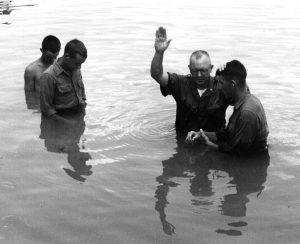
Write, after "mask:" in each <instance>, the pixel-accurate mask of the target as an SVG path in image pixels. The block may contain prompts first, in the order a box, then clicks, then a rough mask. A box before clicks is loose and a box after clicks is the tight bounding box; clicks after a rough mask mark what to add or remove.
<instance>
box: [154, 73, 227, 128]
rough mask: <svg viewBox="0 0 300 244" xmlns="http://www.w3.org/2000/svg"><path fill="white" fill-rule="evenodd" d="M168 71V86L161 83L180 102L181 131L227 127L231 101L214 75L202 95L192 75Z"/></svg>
mask: <svg viewBox="0 0 300 244" xmlns="http://www.w3.org/2000/svg"><path fill="white" fill-rule="evenodd" d="M168 74H169V81H168V85H167V87H162V86H160V89H161V93H162V94H163V95H164V96H167V95H172V96H173V97H174V99H175V101H176V104H177V110H176V122H175V127H176V130H177V131H179V132H188V131H191V130H194V131H197V130H199V129H200V128H202V129H203V130H205V131H217V130H219V129H221V128H224V127H225V123H226V121H225V112H226V108H227V107H228V103H227V102H226V101H225V99H224V97H223V95H222V94H221V93H220V91H219V90H218V89H217V81H216V80H215V79H214V78H212V77H211V79H210V83H209V86H208V88H207V89H206V91H205V92H204V93H203V94H202V96H201V97H200V95H199V93H198V90H197V86H196V84H195V83H194V82H193V81H192V79H191V76H190V75H178V74H170V73H168Z"/></svg>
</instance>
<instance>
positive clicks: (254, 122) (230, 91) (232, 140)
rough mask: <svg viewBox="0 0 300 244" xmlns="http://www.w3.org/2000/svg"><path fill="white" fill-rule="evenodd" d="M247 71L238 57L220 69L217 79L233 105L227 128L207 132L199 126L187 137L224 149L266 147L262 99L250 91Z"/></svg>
mask: <svg viewBox="0 0 300 244" xmlns="http://www.w3.org/2000/svg"><path fill="white" fill-rule="evenodd" d="M246 77H247V71H246V68H245V67H244V65H243V64H242V63H241V62H239V61H238V60H232V61H231V62H228V63H227V64H226V65H225V67H224V68H223V69H218V70H217V72H216V79H217V80H218V82H219V84H220V89H221V91H222V93H223V94H224V96H225V97H226V98H227V99H228V100H229V101H230V105H232V106H234V111H233V114H232V115H231V117H230V119H229V122H228V125H227V127H226V129H222V130H219V131H217V132H208V131H205V129H202V128H201V129H200V130H199V131H198V132H196V131H191V132H189V133H188V135H187V138H186V141H187V142H188V143H193V142H195V141H197V140H199V141H201V142H203V143H205V144H207V145H209V146H212V147H214V148H217V149H219V150H220V151H223V152H229V153H237V154H252V153H257V152H263V151H266V150H267V137H268V134H269V129H268V124H267V119H266V115H265V112H264V108H263V106H262V104H261V102H260V101H259V99H258V98H257V97H256V96H254V95H252V94H250V93H249V91H248V87H247V84H246Z"/></svg>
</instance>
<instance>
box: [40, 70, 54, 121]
mask: <svg viewBox="0 0 300 244" xmlns="http://www.w3.org/2000/svg"><path fill="white" fill-rule="evenodd" d="M40 84H41V90H40V106H41V112H42V114H44V115H45V116H51V115H53V114H55V113H56V110H55V106H54V102H53V99H54V93H55V78H54V77H52V76H51V75H50V74H47V73H43V74H42V76H41V79H40Z"/></svg>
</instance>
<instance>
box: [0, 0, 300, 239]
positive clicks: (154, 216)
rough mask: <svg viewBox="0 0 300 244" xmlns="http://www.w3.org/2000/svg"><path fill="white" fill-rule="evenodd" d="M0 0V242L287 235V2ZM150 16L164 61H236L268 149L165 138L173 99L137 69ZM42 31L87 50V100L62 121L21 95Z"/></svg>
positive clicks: (298, 167)
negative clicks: (257, 105) (259, 108)
mask: <svg viewBox="0 0 300 244" xmlns="http://www.w3.org/2000/svg"><path fill="white" fill-rule="evenodd" d="M5 2H7V3H3V2H1V3H0V4H2V5H3V6H4V7H2V8H0V11H2V12H1V13H3V14H2V15H0V23H1V24H0V51H1V52H0V53H1V55H0V67H1V72H0V77H1V79H0V84H1V90H0V103H1V107H0V114H1V121H0V138H1V140H0V196H1V197H0V199H1V208H0V243H9V244H10V243H23V244H27V243H30V244H32V243H39V244H40V243H55V244H65V243H76V244H77V243H78V244H81V243H89V244H94V243H113V244H117V243H139V244H140V243H299V239H300V232H299V230H300V212H299V208H300V187H299V186H300V177H299V176H300V161H299V157H300V149H299V148H300V147H299V146H300V137H299V136H300V98H299V94H300V82H299V79H300V46H299V43H300V17H299V12H300V6H299V4H298V3H296V1H295V2H293V1H259V0H253V1H247V2H246V1H239V2H237V1H233V0H231V1H215V0H213V1H198V0H188V1H158V0H152V1H143V0H139V1H138V0H126V1H106V0H100V1H96V0H95V1H93V0H77V1H70V0H64V1H60V0H40V1H30V0H28V1H21V0H20V1H17V0H16V1H14V2H12V1H11V2H8V1H5ZM5 4H6V5H5ZM7 4H8V5H9V6H10V8H9V9H7V7H5V6H8V5H7ZM24 5H30V6H24ZM3 9H4V10H6V11H4V12H3ZM8 10H11V11H8ZM159 26H164V27H166V29H167V33H168V37H169V38H171V39H172V42H171V45H170V47H169V49H168V50H167V52H166V55H165V59H164V67H165V70H168V71H171V72H177V73H182V74H186V73H187V72H188V67H187V65H188V60H189V55H190V53H191V52H192V51H194V50H197V49H204V50H207V51H208V52H209V53H210V55H211V58H212V62H213V64H214V65H215V67H217V66H218V65H220V64H222V63H224V62H226V61H230V60H232V59H239V60H240V61H241V62H243V63H244V64H245V66H246V68H247V70H248V78H247V81H248V85H249V87H250V89H251V92H252V93H253V94H255V95H257V96H258V97H259V98H260V99H261V101H262V103H263V105H264V108H265V111H266V115H267V118H268V123H269V127H270V135H269V144H270V149H269V155H265V156H264V157H260V158H252V157H251V158H248V159H247V160H246V159H243V160H241V159H240V158H236V157H231V156H228V155H223V154H221V153H218V152H215V151H214V150H211V149H207V148H205V147H203V146H201V145H196V146H188V145H185V144H184V143H183V141H182V139H181V138H177V136H176V133H175V131H174V120H175V107H176V106H175V103H174V101H173V99H172V98H171V97H167V98H164V97H163V96H161V94H160V91H159V87H158V85H157V84H156V82H155V81H154V80H152V79H151V77H150V74H149V68H150V62H151V59H152V57H153V54H154V48H153V41H154V34H155V30H156V29H157V28H158V27H159ZM48 34H53V35H56V36H57V37H59V38H60V40H61V42H62V45H63V46H64V45H65V44H66V42H67V41H69V40H71V39H73V38H78V39H80V40H82V41H83V42H84V43H85V44H86V46H87V48H88V59H87V60H86V62H85V63H84V64H83V66H82V74H83V80H84V83H85V87H86V93H87V101H88V106H87V108H86V114H85V116H84V115H82V114H81V115H78V116H77V117H76V118H74V119H75V120H77V126H74V128H64V127H57V126H53V125H51V124H47V121H46V122H45V121H44V120H42V119H41V115H40V113H39V111H38V109H37V108H36V107H34V106H33V105H34V104H33V105H32V104H31V102H32V101H31V102H30V101H27V103H26V99H25V94H24V90H23V85H24V80H23V74H24V69H25V67H26V65H28V64H29V63H30V62H32V61H33V60H35V59H37V58H38V57H39V56H40V51H39V48H40V46H41V41H42V39H43V37H44V36H46V35H48ZM61 54H62V53H61ZM214 72H215V69H214V71H213V73H214ZM230 112H231V111H230V109H229V111H228V113H227V116H229V115H230ZM245 161H251V162H250V163H249V162H248V163H247V162H245ZM298 177H299V179H298Z"/></svg>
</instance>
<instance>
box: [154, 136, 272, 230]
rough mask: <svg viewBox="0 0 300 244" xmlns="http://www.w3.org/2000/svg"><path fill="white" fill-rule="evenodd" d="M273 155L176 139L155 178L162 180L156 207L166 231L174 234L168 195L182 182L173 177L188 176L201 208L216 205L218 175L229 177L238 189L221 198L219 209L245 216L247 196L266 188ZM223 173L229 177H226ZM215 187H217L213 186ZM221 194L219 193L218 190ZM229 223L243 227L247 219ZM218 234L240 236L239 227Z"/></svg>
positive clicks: (232, 186)
mask: <svg viewBox="0 0 300 244" xmlns="http://www.w3.org/2000/svg"><path fill="white" fill-rule="evenodd" d="M269 161H270V157H269V154H268V153H263V154H259V155H254V156H250V157H247V158H246V157H240V156H239V157H238V156H232V155H227V154H221V153H219V152H216V151H215V150H211V149H208V147H205V146H203V145H199V144H197V145H195V147H189V146H187V145H186V144H185V142H184V138H180V137H178V138H177V148H176V154H174V155H173V156H172V157H171V158H169V159H167V160H164V161H162V165H163V172H162V174H161V175H160V176H158V177H157V178H156V181H157V182H158V183H159V185H158V186H157V189H156V192H155V197H156V198H157V201H156V203H155V209H156V211H158V213H159V216H160V221H161V223H162V226H163V231H164V232H165V233H166V234H168V235H172V234H174V233H175V226H174V224H172V223H170V222H169V221H168V220H167V216H166V207H167V205H168V204H169V203H168V200H167V195H168V193H169V191H170V189H171V188H174V187H177V186H178V185H179V183H176V182H175V181H172V179H175V180H176V179H177V178H178V177H179V178H188V179H189V182H190V187H189V189H190V193H191V194H192V196H193V197H195V199H194V200H192V205H195V206H198V207H199V209H200V211H201V209H203V208H204V209H206V208H207V207H208V206H213V205H214V204H215V203H214V201H215V200H216V199H215V198H213V197H212V196H213V195H214V194H216V192H214V191H213V187H212V185H213V183H214V181H217V180H218V179H219V178H225V179H227V178H228V177H229V178H230V181H229V182H227V183H226V184H228V188H231V189H232V188H235V190H236V193H233V194H232V193H231V194H225V195H224V196H223V199H222V200H221V204H220V205H219V206H218V207H219V212H220V213H221V214H222V215H227V216H231V217H245V216H246V212H247V207H246V204H247V203H248V202H249V198H248V197H247V196H248V195H249V194H251V193H256V194H257V197H258V196H259V195H260V193H261V192H262V190H263V189H264V185H263V184H264V183H265V181H266V177H267V168H268V166H269ZM224 172H225V173H226V174H228V176H224ZM214 190H216V189H214ZM218 194H220V193H218ZM228 225H229V226H233V227H241V226H245V225H247V223H246V222H243V221H239V222H233V223H228ZM216 232H217V233H223V234H227V235H241V234H242V232H241V231H240V230H234V229H229V230H224V229H217V230H216Z"/></svg>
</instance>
